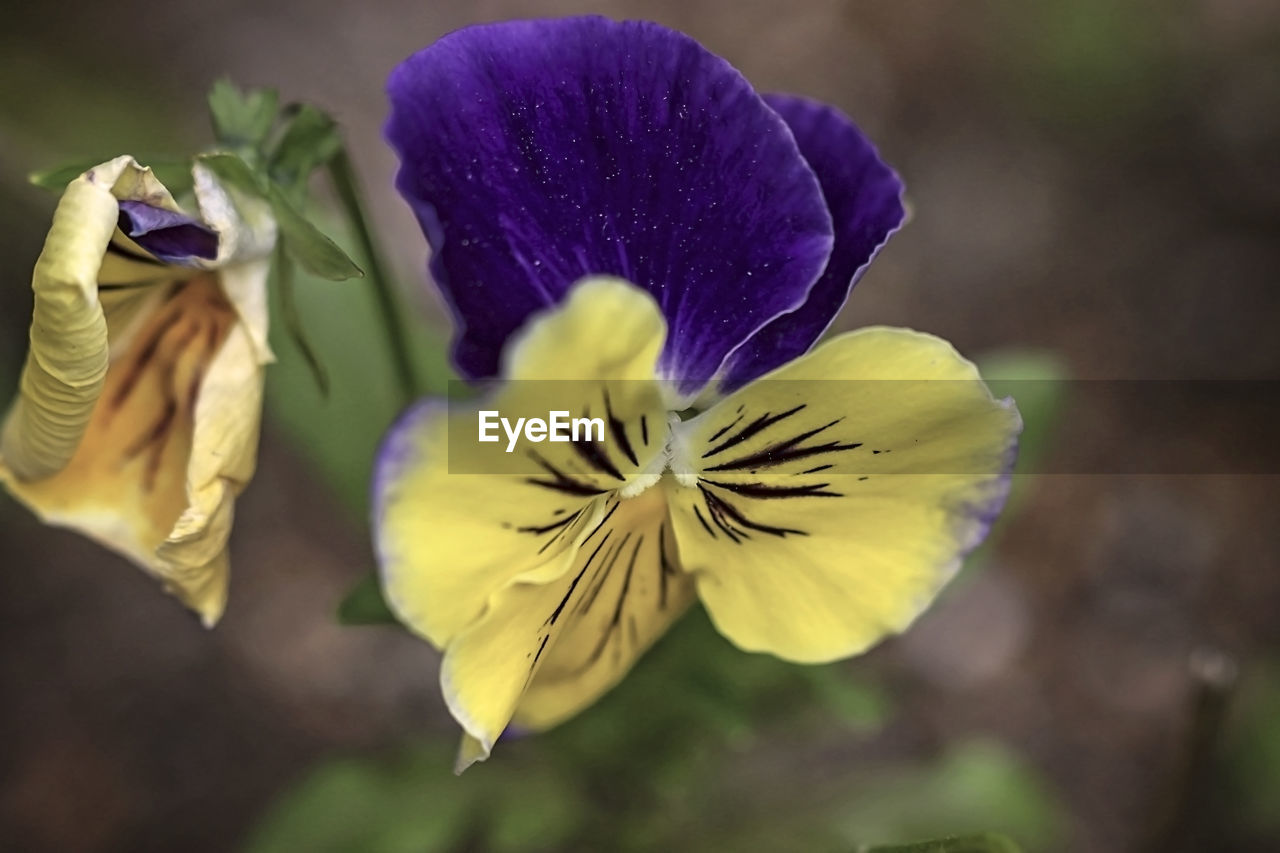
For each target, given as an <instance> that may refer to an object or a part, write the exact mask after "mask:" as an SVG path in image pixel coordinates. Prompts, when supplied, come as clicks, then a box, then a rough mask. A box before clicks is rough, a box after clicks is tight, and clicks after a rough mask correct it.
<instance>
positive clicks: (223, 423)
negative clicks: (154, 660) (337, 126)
mask: <svg viewBox="0 0 1280 853" xmlns="http://www.w3.org/2000/svg"><path fill="white" fill-rule="evenodd" d="M193 178H194V195H195V205H196V208H197V209H198V214H199V216H198V218H196V217H191V216H188V215H186V214H185V213H183V212H182V210H181V208H180V207H179V206H178V205H177V203H176V202H175V200H174V198H173V196H172V195H171V194H170V193H169V191H168V190H167V189H166V188H165V187H164V186H163V185H162V184H161V183H160V182H159V181H158V180H157V179H156V178H155V177H154V176H153V175H152V173H151V170H150V169H147V168H144V167H142V166H140V165H139V164H138V163H137V162H136V161H135V160H134V159H133V158H132V157H128V156H122V157H117V158H116V159H114V160H111V161H109V162H106V163H103V164H101V165H99V166H96V167H94V168H92V169H90V170H88V171H87V172H85V173H84V174H83V175H81V176H80V177H79V178H77V179H76V180H74V181H72V182H71V184H70V185H69V186H68V187H67V189H66V192H65V193H64V194H63V196H62V200H61V201H60V202H59V204H58V208H57V210H56V212H55V213H54V217H53V225H52V227H51V228H50V229H49V234H48V237H47V238H46V240H45V246H44V250H43V252H42V253H41V255H40V258H39V260H37V261H36V266H35V270H34V272H33V275H32V289H33V290H34V291H35V311H34V316H33V317H32V322H31V343H30V349H29V351H28V354H27V361H26V366H25V367H24V369H23V373H22V379H21V383H20V386H19V390H18V395H17V399H16V400H15V401H14V402H13V404H12V407H11V408H10V410H9V412H8V414H7V416H6V418H5V420H4V423H3V427H2V428H0V482H3V483H4V484H5V486H6V487H7V488H8V489H9V491H10V492H11V493H12V494H13V495H14V496H15V497H16V498H17V499H18V500H20V501H21V502H23V503H24V504H26V505H27V506H28V507H30V509H31V510H32V511H33V512H35V513H36V514H37V515H38V516H39V517H40V518H41V519H42V520H43V521H45V522H47V523H49V524H56V525H60V526H65V527H69V528H72V529H74V530H77V531H79V532H81V533H83V534H84V535H86V536H89V537H91V538H93V539H95V540H97V541H98V542H101V543H102V544H104V545H106V546H107V547H109V548H112V549H113V550H115V551H117V552H119V553H120V554H122V555H124V556H125V557H128V558H129V559H130V560H132V561H133V562H135V563H137V564H138V565H139V566H141V567H142V568H143V569H144V570H145V571H146V572H147V573H148V574H151V575H152V576H154V577H156V578H158V579H159V580H160V582H161V583H162V584H163V585H164V587H165V589H166V590H168V591H169V592H171V593H173V594H174V595H176V596H178V598H179V599H181V600H182V602H183V603H184V604H186V605H187V606H188V607H190V608H192V609H193V610H195V611H196V612H197V613H198V614H199V615H200V618H201V620H202V621H203V622H204V624H205V625H210V626H211V625H213V624H214V623H215V622H216V621H217V620H218V618H219V616H221V614H222V611H223V608H224V606H225V604H226V596H227V580H228V571H229V568H228V561H227V538H228V536H229V534H230V531H231V522H232V515H233V510H234V503H235V498H236V495H238V494H239V493H240V491H241V490H242V489H243V488H244V487H245V485H246V484H247V483H248V482H249V479H250V478H251V477H252V475H253V470H254V465H255V462H256V453H257V443H258V433H259V429H260V421H261V414H262V386H263V368H264V366H265V365H266V364H267V363H268V362H270V361H271V360H272V355H271V350H270V348H269V347H268V344H267V277H268V274H269V272H270V265H271V260H270V258H271V252H272V249H273V247H274V245H275V240H276V226H275V221H274V219H273V218H272V216H271V213H270V209H269V208H268V207H267V205H266V204H265V203H264V202H262V201H260V200H257V199H252V198H248V197H246V196H244V195H242V194H240V193H237V192H236V191H234V190H231V189H229V188H227V187H226V186H224V185H222V184H221V183H220V182H219V181H218V180H217V179H216V178H215V177H214V175H213V174H212V172H210V171H209V170H208V169H207V168H205V167H203V166H201V165H200V164H199V163H198V162H197V164H196V165H195V166H194V171H193Z"/></svg>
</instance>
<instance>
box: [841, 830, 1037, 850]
mask: <svg viewBox="0 0 1280 853" xmlns="http://www.w3.org/2000/svg"><path fill="white" fill-rule="evenodd" d="M1021 849H1022V848H1020V847H1018V845H1016V844H1014V843H1013V842H1012V841H1010V840H1009V839H1008V838H1006V837H1005V836H1003V835H998V834H996V833H991V832H986V833H982V834H981V835H964V836H953V837H951V838H939V839H936V840H934V841H921V842H918V843H916V844H889V845H882V846H875V847H867V848H864V850H865V853H1020V851H1021Z"/></svg>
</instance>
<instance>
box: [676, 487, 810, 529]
mask: <svg viewBox="0 0 1280 853" xmlns="http://www.w3.org/2000/svg"><path fill="white" fill-rule="evenodd" d="M698 491H700V492H702V497H703V500H705V501H706V502H707V508H708V509H711V508H712V507H714V508H715V511H716V512H720V513H723V514H724V515H726V516H728V517H729V518H730V519H732V520H733V521H734V522H736V523H737V524H738V525H740V526H741V527H745V528H747V529H748V530H756V531H759V532H760V533H768V534H769V535H771V536H777V537H780V538H785V537H786V536H787V534H789V533H794V534H795V535H797V536H808V535H809V534H808V533H807V532H805V531H803V530H796V529H794V528H791V527H774V526H773V525H769V524H760V523H757V522H754V521H752V520H751V519H749V518H747V517H746V516H745V515H743V513H742V511H741V510H739V509H738V508H737V507H735V506H734V505H733V504H732V503H730V502H729V501H728V500H727V499H726V498H723V497H721V496H719V495H716V494H714V493H713V492H711V491H708V490H707V488H706V487H705V486H703V485H702V484H701V483H699V484H698ZM694 509H695V510H696V509H697V508H696V507H695V508H694Z"/></svg>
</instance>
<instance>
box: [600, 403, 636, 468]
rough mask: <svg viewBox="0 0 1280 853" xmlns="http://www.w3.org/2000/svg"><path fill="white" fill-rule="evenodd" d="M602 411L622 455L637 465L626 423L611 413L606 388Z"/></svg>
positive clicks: (611, 406) (611, 405)
mask: <svg viewBox="0 0 1280 853" xmlns="http://www.w3.org/2000/svg"><path fill="white" fill-rule="evenodd" d="M604 412H605V416H606V417H605V420H606V421H608V423H609V432H610V433H612V434H613V440H614V441H616V442H618V447H619V449H621V450H622V455H623V456H626V457H627V459H628V460H630V462H631V464H632V465H639V464H640V460H639V459H637V458H636V452H635V451H634V450H632V449H631V439H629V438H628V437H627V425H626V424H624V423H623V422H622V421H620V420H618V418H617V417H616V416H615V415H614V414H613V403H612V402H611V401H610V400H609V389H608V388H605V389H604ZM619 479H621V478H619Z"/></svg>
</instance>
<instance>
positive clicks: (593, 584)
mask: <svg viewBox="0 0 1280 853" xmlns="http://www.w3.org/2000/svg"><path fill="white" fill-rule="evenodd" d="M632 535H633V531H630V530H629V531H627V534H626V535H625V536H623V537H622V541H620V542H618V543H616V544H615V545H614V546H613V547H611V548H610V549H609V552H608V553H607V554H605V558H604V559H603V560H601V561H600V567H599V568H597V569H596V572H595V574H594V575H592V576H591V580H590V581H589V582H588V584H587V591H586V592H585V593H584V594H583V596H582V600H581V601H579V602H578V604H577V606H576V607H574V608H573V612H574V613H575V614H577V613H586V612H587V611H588V610H590V609H591V605H592V604H595V601H596V596H598V595H599V594H600V590H601V589H602V588H603V587H604V585H605V583H606V582H607V581H608V580H609V572H611V571H613V564H614V563H616V562H618V558H619V557H621V556H622V552H623V550H624V549H625V548H626V547H627V543H628V542H629V541H631V536H632Z"/></svg>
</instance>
